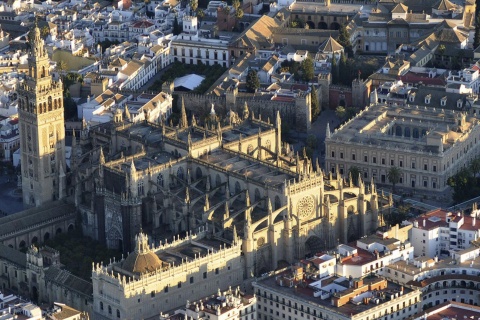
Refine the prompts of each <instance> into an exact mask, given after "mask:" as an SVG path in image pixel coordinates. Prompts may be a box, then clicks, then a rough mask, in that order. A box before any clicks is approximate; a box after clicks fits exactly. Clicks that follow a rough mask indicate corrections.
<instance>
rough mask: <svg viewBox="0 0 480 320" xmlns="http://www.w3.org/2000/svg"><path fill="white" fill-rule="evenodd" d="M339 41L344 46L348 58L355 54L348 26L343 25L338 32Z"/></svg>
mask: <svg viewBox="0 0 480 320" xmlns="http://www.w3.org/2000/svg"><path fill="white" fill-rule="evenodd" d="M337 41H338V43H340V44H341V45H342V46H343V48H344V50H345V53H346V54H347V55H348V56H351V55H352V54H353V50H352V44H351V43H350V35H349V34H348V31H347V26H346V25H345V24H343V25H341V26H340V29H339V30H338V38H337Z"/></svg>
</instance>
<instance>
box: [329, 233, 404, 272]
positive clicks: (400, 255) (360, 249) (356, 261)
mask: <svg viewBox="0 0 480 320" xmlns="http://www.w3.org/2000/svg"><path fill="white" fill-rule="evenodd" d="M337 251H338V254H339V258H340V263H337V264H336V268H335V273H336V274H338V275H340V276H344V277H349V276H351V277H354V278H359V277H363V276H366V275H369V274H371V273H378V272H380V273H381V271H382V270H383V268H384V267H385V266H388V265H389V264H391V263H394V262H396V261H400V260H408V259H413V247H412V246H411V244H410V243H409V242H404V243H402V242H401V241H400V240H397V239H395V238H392V237H388V233H377V234H375V235H371V236H366V237H364V238H361V239H360V240H357V245H356V247H355V248H354V247H350V246H347V245H344V244H341V245H339V246H338V247H337Z"/></svg>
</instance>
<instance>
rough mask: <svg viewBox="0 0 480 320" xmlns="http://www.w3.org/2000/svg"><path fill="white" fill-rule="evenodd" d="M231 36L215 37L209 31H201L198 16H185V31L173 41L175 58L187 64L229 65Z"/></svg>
mask: <svg viewBox="0 0 480 320" xmlns="http://www.w3.org/2000/svg"><path fill="white" fill-rule="evenodd" d="M230 40H231V37H228V36H225V37H223V36H221V37H220V38H219V39H216V38H214V37H213V35H212V34H210V33H209V32H199V31H198V29H197V17H191V16H185V17H184V18H183V32H182V33H181V34H179V35H178V36H177V38H176V39H175V40H173V41H172V49H173V58H174V60H175V61H180V62H183V63H186V64H197V63H199V62H201V63H203V64H206V65H214V64H220V65H222V66H224V67H229V66H230V63H231V61H230V60H231V59H230V52H229V50H228V45H229V43H230Z"/></svg>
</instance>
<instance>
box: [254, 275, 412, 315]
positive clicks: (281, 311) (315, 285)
mask: <svg viewBox="0 0 480 320" xmlns="http://www.w3.org/2000/svg"><path fill="white" fill-rule="evenodd" d="M253 287H254V292H255V294H256V296H257V299H258V302H257V310H258V319H311V320H319V319H336V320H347V319H352V320H353V319H355V320H368V319H383V317H388V319H393V320H400V319H407V318H408V317H409V316H412V315H414V314H416V313H417V312H419V311H420V310H421V309H420V306H421V297H420V294H421V292H420V290H418V289H416V288H413V287H411V286H407V285H404V286H402V285H399V284H396V283H394V282H391V281H388V280H386V279H383V278H379V277H375V276H374V277H366V278H360V279H349V278H346V277H339V276H332V277H326V278H323V279H320V280H318V279H317V278H316V277H315V275H314V274H311V273H310V272H309V271H308V269H304V268H302V267H297V266H294V267H291V268H289V269H287V270H280V271H277V272H274V273H272V274H270V275H268V276H265V277H262V278H260V279H257V281H256V282H254V283H253Z"/></svg>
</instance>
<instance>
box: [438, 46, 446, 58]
mask: <svg viewBox="0 0 480 320" xmlns="http://www.w3.org/2000/svg"><path fill="white" fill-rule="evenodd" d="M444 53H445V45H443V44H441V45H439V46H438V54H439V55H441V56H443V54H444Z"/></svg>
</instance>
